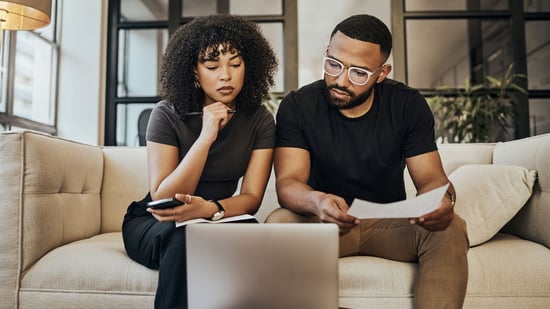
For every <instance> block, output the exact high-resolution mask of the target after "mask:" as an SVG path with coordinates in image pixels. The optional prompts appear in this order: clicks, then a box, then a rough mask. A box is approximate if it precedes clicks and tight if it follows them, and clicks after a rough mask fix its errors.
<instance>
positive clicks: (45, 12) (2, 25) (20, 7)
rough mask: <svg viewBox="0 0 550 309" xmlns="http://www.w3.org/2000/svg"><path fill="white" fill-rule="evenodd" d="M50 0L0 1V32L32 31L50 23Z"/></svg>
mask: <svg viewBox="0 0 550 309" xmlns="http://www.w3.org/2000/svg"><path fill="white" fill-rule="evenodd" d="M51 10H52V1H51V0H10V1H0V30H33V29H38V28H42V27H45V26H47V25H48V24H49V23H50V16H51Z"/></svg>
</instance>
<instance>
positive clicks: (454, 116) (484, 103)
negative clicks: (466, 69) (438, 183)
mask: <svg viewBox="0 0 550 309" xmlns="http://www.w3.org/2000/svg"><path fill="white" fill-rule="evenodd" d="M512 68H513V65H510V66H509V67H508V69H507V70H506V72H505V74H504V76H503V77H502V78H501V79H498V78H495V77H493V76H487V77H486V79H487V82H488V87H487V86H486V85H485V84H475V85H471V83H470V80H469V78H468V79H466V83H465V88H464V89H455V88H452V87H449V86H442V87H439V88H437V90H436V95H435V96H433V97H428V98H427V101H428V104H429V105H430V107H431V108H432V111H433V113H434V118H435V135H436V138H437V139H439V140H440V141H441V142H449V143H453V142H454V143H462V142H471V143H475V142H495V141H498V140H499V139H500V138H502V137H505V136H506V135H507V134H508V130H510V129H512V128H513V127H514V123H513V120H514V118H515V117H517V115H518V108H517V106H518V98H517V94H518V92H519V93H522V94H527V91H526V90H525V89H524V88H522V87H521V86H519V85H518V84H516V83H514V81H515V79H516V78H524V77H525V75H522V74H514V73H513V71H512Z"/></svg>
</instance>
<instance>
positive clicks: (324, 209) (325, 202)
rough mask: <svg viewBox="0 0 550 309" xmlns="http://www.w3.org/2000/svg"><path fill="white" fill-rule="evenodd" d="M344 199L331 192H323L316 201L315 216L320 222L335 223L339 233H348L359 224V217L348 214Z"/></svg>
mask: <svg viewBox="0 0 550 309" xmlns="http://www.w3.org/2000/svg"><path fill="white" fill-rule="evenodd" d="M348 209H349V206H348V204H347V203H346V201H345V200H344V199H343V198H341V197H339V196H336V195H333V194H323V195H321V196H320V198H319V200H318V201H317V214H316V215H317V216H318V217H319V219H320V220H321V221H322V222H327V223H336V225H338V229H339V230H340V235H344V234H346V233H348V232H349V231H350V230H351V229H352V228H354V227H355V226H357V225H358V224H359V219H357V218H356V217H354V216H350V215H348V213H347V211H348Z"/></svg>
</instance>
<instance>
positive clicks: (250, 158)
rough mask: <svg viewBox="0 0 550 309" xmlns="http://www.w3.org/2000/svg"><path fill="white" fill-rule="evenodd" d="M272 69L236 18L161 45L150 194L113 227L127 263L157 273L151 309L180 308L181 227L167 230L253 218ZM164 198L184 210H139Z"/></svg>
mask: <svg viewBox="0 0 550 309" xmlns="http://www.w3.org/2000/svg"><path fill="white" fill-rule="evenodd" d="M276 67H277V60H276V58H275V56H274V53H273V50H272V49H271V47H270V45H269V44H268V42H267V41H266V40H265V38H264V37H263V36H262V34H261V32H260V31H259V29H258V26H257V25H256V24H254V23H253V22H250V21H247V20H245V19H243V18H240V17H236V16H231V15H212V16H207V17H198V18H196V19H194V20H193V21H191V22H189V23H188V24H186V25H184V26H182V27H180V28H179V29H178V30H177V31H176V32H175V33H173V34H172V36H171V37H170V41H169V42H168V46H167V49H166V53H165V55H164V58H163V63H162V73H161V95H162V97H163V100H162V101H161V102H159V103H157V105H156V106H155V108H154V109H153V111H152V113H151V117H150V119H149V124H148V127H147V134H146V138H147V155H148V158H147V160H148V171H149V193H148V194H147V196H146V197H145V198H144V199H143V200H142V201H139V202H133V203H132V204H131V205H130V206H129V207H128V212H127V214H126V215H125V217H124V222H123V225H122V232H123V237H124V245H125V248H126V251H127V253H128V255H129V256H130V258H132V259H133V260H135V261H136V262H138V263H140V264H143V265H145V266H147V267H149V268H153V269H159V283H158V287H157V292H156V297H155V308H177V307H179V308H181V307H186V306H187V282H186V280H187V279H186V278H187V277H186V269H185V266H186V254H185V227H179V228H176V227H175V224H174V222H175V221H185V220H189V219H194V218H206V219H210V220H217V219H220V218H221V217H223V216H225V217H228V216H235V215H241V214H246V213H248V214H254V213H255V212H256V211H257V210H258V207H259V206H260V203H261V201H262V198H263V195H264V192H265V187H266V184H267V181H268V179H269V175H270V171H271V163H272V154H273V146H274V132H275V124H274V120H273V116H272V115H271V114H270V113H269V112H268V111H267V109H266V108H265V107H264V106H263V105H262V101H263V100H264V99H265V98H266V97H267V92H268V90H269V87H270V86H272V85H273V75H274V73H275V70H276ZM241 177H242V184H241V188H240V192H239V193H238V194H235V195H234V193H235V190H236V188H237V184H238V180H239V179H240V178H241ZM169 197H175V198H176V199H178V200H179V201H182V203H183V204H182V205H179V206H175V207H170V208H166V209H153V208H150V207H148V206H147V202H149V201H151V200H159V199H164V198H169ZM213 292H214V291H213Z"/></svg>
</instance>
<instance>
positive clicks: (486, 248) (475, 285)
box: [467, 233, 550, 308]
mask: <svg viewBox="0 0 550 309" xmlns="http://www.w3.org/2000/svg"><path fill="white" fill-rule="evenodd" d="M468 264H469V267H470V270H469V276H470V277H469V279H468V290H467V295H468V296H471V297H491V298H495V300H496V299H497V298H501V299H502V297H504V298H509V299H511V298H514V297H519V298H527V297H529V298H531V297H532V298H537V297H539V298H540V297H542V298H545V299H546V302H547V303H548V301H550V249H548V248H546V247H545V246H543V245H541V244H538V243H536V242H533V241H528V240H523V239H521V238H518V237H516V236H513V235H510V234H503V233H499V234H497V235H495V237H493V238H492V239H491V240H490V241H488V242H487V243H485V244H483V245H482V246H478V247H474V248H470V250H469V252H468ZM524 305H525V306H524V307H523V308H527V307H529V306H528V305H527V304H524Z"/></svg>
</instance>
